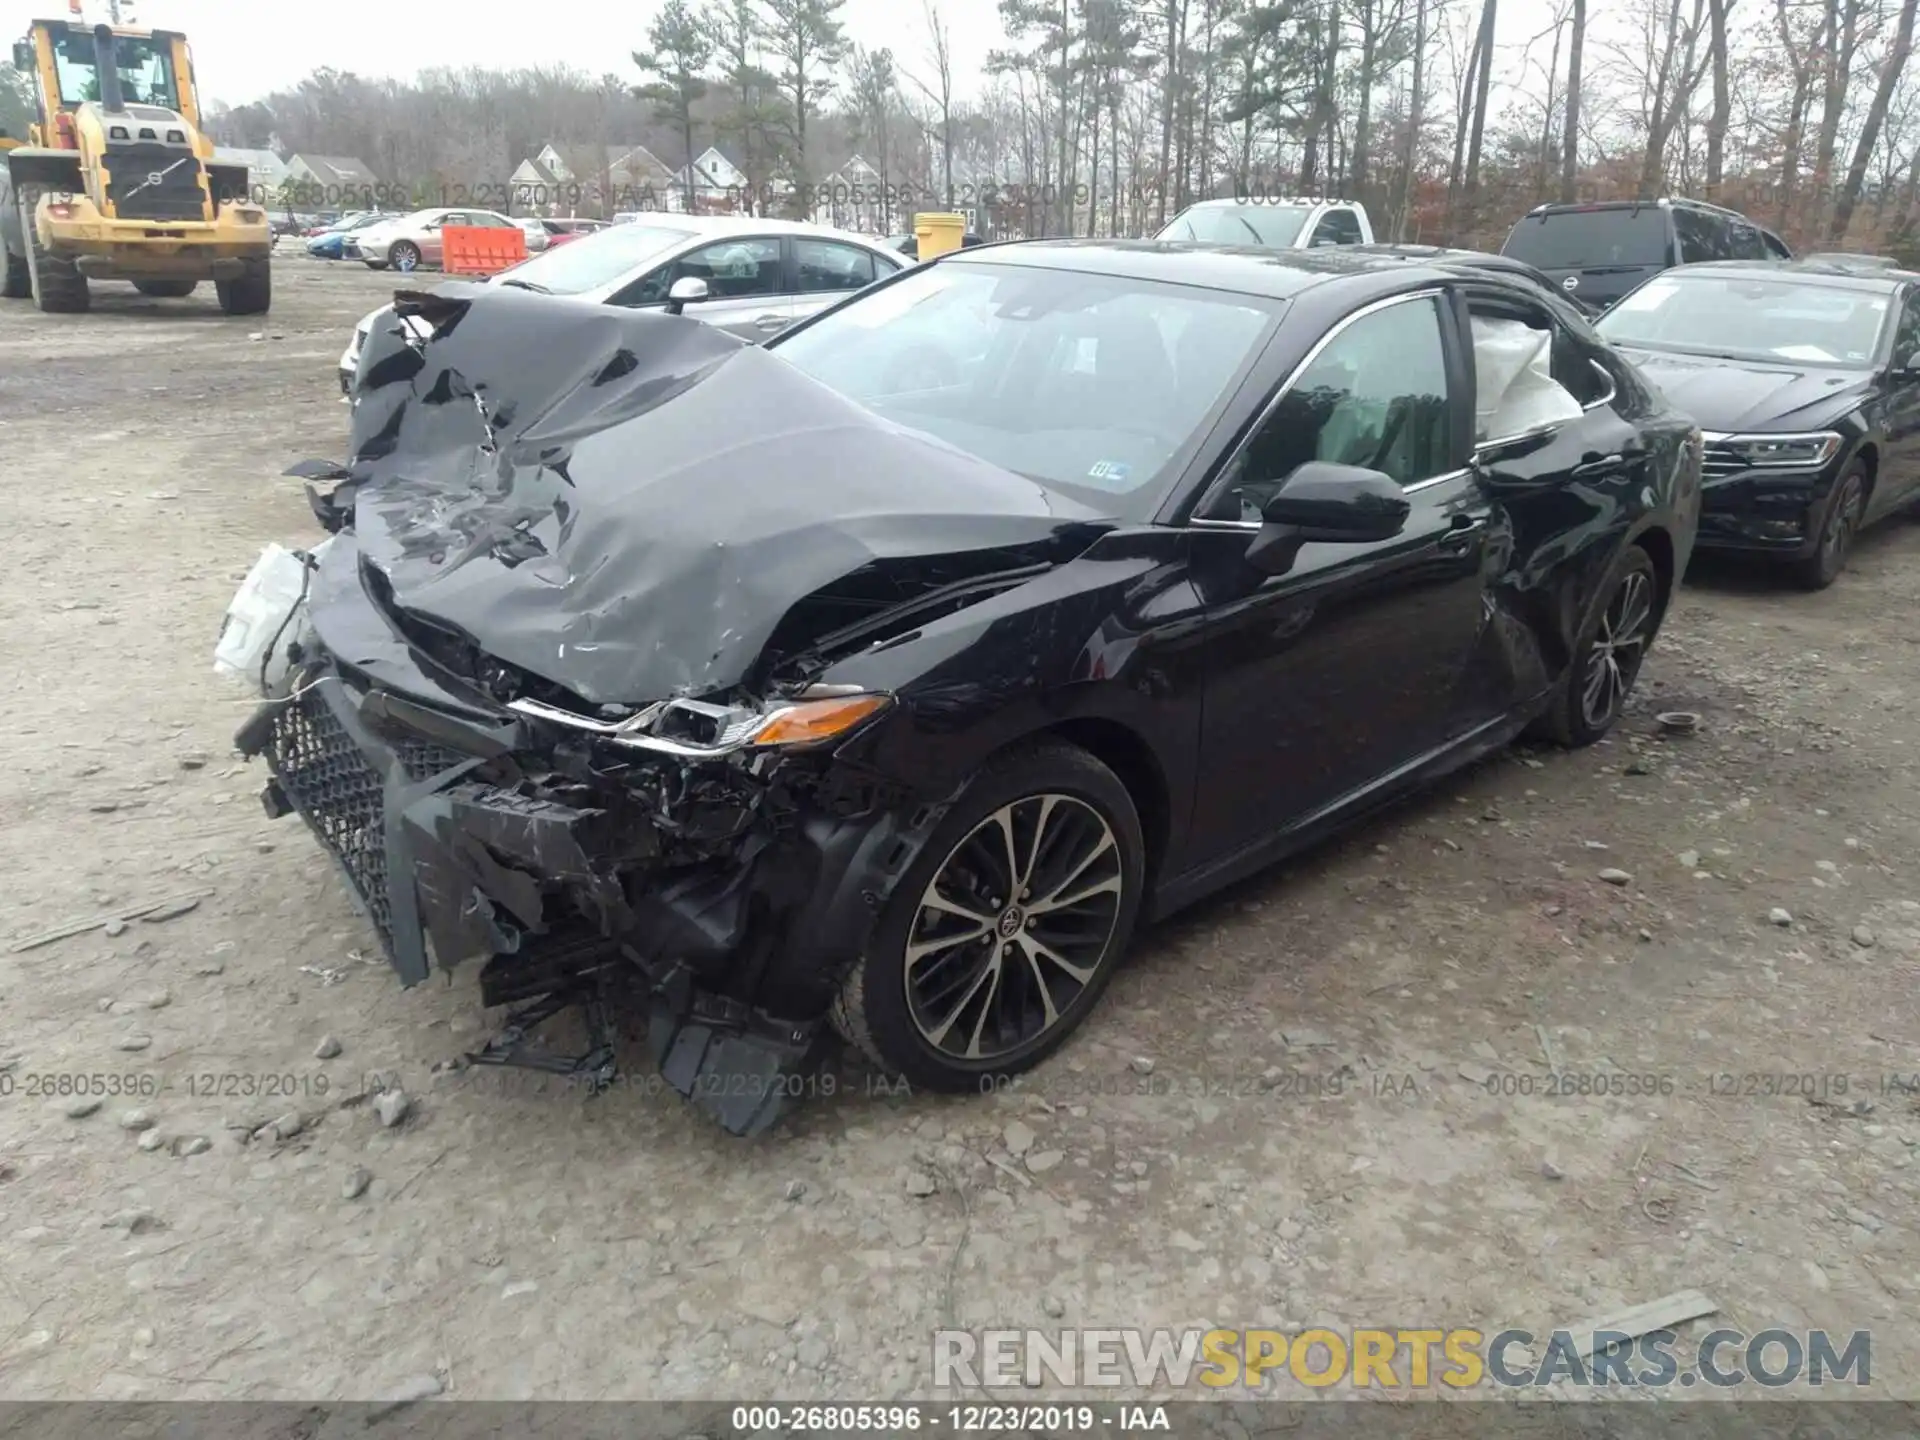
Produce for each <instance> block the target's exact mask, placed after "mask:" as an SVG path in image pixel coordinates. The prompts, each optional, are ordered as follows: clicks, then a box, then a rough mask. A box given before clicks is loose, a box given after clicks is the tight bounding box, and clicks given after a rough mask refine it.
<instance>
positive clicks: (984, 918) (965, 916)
mask: <svg viewBox="0 0 1920 1440" xmlns="http://www.w3.org/2000/svg"><path fill="white" fill-rule="evenodd" d="M939 884H940V882H939V881H938V880H937V879H936V880H935V881H934V883H933V884H932V885H929V886H928V887H927V893H926V895H925V897H924V898H922V900H921V901H920V905H921V908H922V909H926V910H939V911H942V912H944V913H945V914H948V915H958V916H959V917H960V918H961V919H962V920H971V921H973V923H974V924H976V925H980V926H984V927H987V928H991V927H992V925H993V916H991V915H987V914H984V913H982V912H981V911H979V910H969V909H968V908H967V907H966V906H964V905H962V904H960V903H958V902H957V901H953V900H949V899H948V898H947V897H946V896H944V895H942V894H941V893H940V891H939V888H938V887H939Z"/></svg>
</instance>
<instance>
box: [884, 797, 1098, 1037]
mask: <svg viewBox="0 0 1920 1440" xmlns="http://www.w3.org/2000/svg"><path fill="white" fill-rule="evenodd" d="M1125 876H1126V871H1125V869H1124V868H1123V865H1122V856H1121V851H1120V846H1119V844H1118V842H1117V841H1116V840H1115V838H1114V832H1113V827H1112V826H1111V825H1109V824H1108V823H1107V820H1106V818H1105V817H1104V816H1102V815H1101V813H1100V812H1099V811H1098V810H1096V809H1095V808H1094V807H1093V806H1092V805H1090V804H1088V803H1087V802H1086V801H1084V800H1081V799H1078V798H1076V797H1074V796H1072V795H1062V794H1053V793H1048V794H1038V795H1029V796H1026V797H1024V798H1022V799H1019V800H1015V801H1012V802H1010V803H1008V804H1006V805H1003V806H1001V807H1000V808H999V809H997V810H995V811H993V812H992V813H991V814H990V815H988V816H987V817H986V818H985V819H983V820H981V822H980V823H979V824H978V825H976V826H974V827H973V829H972V830H970V831H968V832H967V834H966V835H965V836H964V837H963V838H962V839H961V840H960V842H959V843H958V844H957V845H955V846H954V847H953V849H952V850H950V851H949V852H948V854H947V857H946V859H945V860H943V861H942V862H941V864H940V866H939V868H938V869H936V870H935V871H934V872H933V878H932V879H931V880H930V881H929V882H928V884H927V888H926V890H925V892H924V893H923V894H922V895H921V898H920V905H919V908H918V910H917V911H916V912H915V914H914V917H913V923H912V924H911V925H910V926H909V927H908V931H907V944H906V954H905V979H906V988H907V1005H908V1010H909V1012H910V1014H911V1016H912V1019H913V1023H914V1026H915V1028H916V1029H918V1031H919V1032H920V1037H921V1039H922V1040H924V1041H925V1042H926V1043H927V1044H928V1045H930V1046H931V1047H932V1048H933V1049H934V1050H936V1051H938V1052H940V1053H941V1054H942V1055H943V1056H946V1057H950V1058H953V1059H959V1060H963V1061H970V1062H972V1061H983V1060H992V1059H996V1058H998V1057H1000V1056H1004V1055H1007V1054H1010V1053H1011V1052H1013V1051H1015V1050H1018V1049H1021V1048H1023V1047H1026V1046H1029V1045H1031V1044H1032V1043H1033V1042H1034V1041H1036V1040H1038V1039H1039V1038H1040V1037H1041V1036H1043V1035H1045V1034H1047V1033H1048V1032H1049V1031H1051V1030H1052V1029H1053V1028H1054V1027H1055V1026H1057V1025H1058V1024H1060V1022H1061V1020H1062V1018H1063V1017H1064V1016H1066V1015H1067V1014H1068V1013H1069V1011H1070V1010H1072V1008H1073V1006H1074V1002H1075V1001H1076V1000H1078V999H1079V997H1080V996H1081V994H1082V993H1083V992H1084V991H1085V990H1086V988H1087V987H1088V985H1089V984H1091V983H1092V982H1093V981H1094V979H1095V976H1096V974H1097V972H1098V970H1099V968H1100V965H1101V961H1102V959H1103V958H1104V957H1105V955H1106V953H1107V950H1108V947H1109V945H1110V944H1111V943H1112V940H1113V937H1114V931H1115V927H1116V925H1117V924H1118V921H1119V918H1120V915H1121V911H1122V908H1123V901H1124V900H1125V899H1126V898H1127V897H1126V893H1125V890H1126V880H1125Z"/></svg>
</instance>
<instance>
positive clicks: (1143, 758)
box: [998, 715, 1173, 892]
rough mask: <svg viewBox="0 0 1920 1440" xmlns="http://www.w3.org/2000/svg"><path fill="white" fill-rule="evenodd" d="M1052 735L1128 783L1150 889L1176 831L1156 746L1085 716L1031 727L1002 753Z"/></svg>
mask: <svg viewBox="0 0 1920 1440" xmlns="http://www.w3.org/2000/svg"><path fill="white" fill-rule="evenodd" d="M1047 738H1053V739H1057V740H1063V741H1065V742H1066V743H1067V744H1069V745H1073V746H1076V747H1078V748H1079V749H1081V750H1084V751H1086V752H1087V753H1088V754H1089V755H1091V756H1093V758H1094V759H1096V760H1098V761H1099V762H1100V763H1101V764H1102V765H1105V766H1106V767H1107V768H1108V769H1109V770H1111V771H1113V773H1114V775H1115V776H1116V777H1118V779H1119V781H1120V783H1121V784H1122V785H1123V786H1125V787H1126V791H1127V794H1128V795H1129V796H1130V797H1132V800H1133V808H1134V810H1135V811H1136V812H1137V813H1138V814H1139V816H1140V835H1141V838H1142V839H1143V840H1145V842H1146V854H1145V855H1143V856H1142V857H1141V859H1142V861H1143V863H1144V866H1145V871H1146V888H1147V890H1148V891H1149V892H1151V891H1152V889H1153V886H1154V881H1155V880H1156V878H1157V877H1158V876H1159V873H1160V866H1161V863H1162V862H1163V861H1164V859H1165V858H1166V853H1167V846H1168V844H1169V842H1170V841H1171V839H1172V829H1173V807H1172V795H1171V792H1170V789H1169V787H1168V784H1167V776H1166V771H1165V770H1164V769H1163V768H1162V766H1161V764H1160V760H1159V757H1158V756H1156V755H1155V754H1154V752H1153V747H1152V746H1151V745H1149V744H1148V743H1147V741H1146V738H1145V737H1144V736H1142V735H1141V734H1140V732H1139V731H1137V730H1135V729H1133V728H1132V727H1131V726H1129V725H1126V724H1124V723H1123V722H1121V721H1119V720H1114V719H1111V718H1109V717H1107V716H1103V715H1085V716H1076V717H1074V718H1073V719H1070V720H1060V721H1056V722H1054V723H1053V724H1050V725H1046V726H1043V727H1042V728H1040V729H1038V730H1033V731H1029V732H1028V733H1026V734H1024V735H1022V736H1021V737H1020V738H1019V739H1017V740H1014V741H1010V742H1008V743H1007V744H1006V745H1003V746H1002V747H1001V749H1000V751H999V752H998V753H1000V754H1004V753H1006V752H1007V751H1008V750H1012V749H1016V748H1018V747H1020V746H1024V745H1031V744H1032V743H1033V742H1034V741H1035V740H1041V739H1047Z"/></svg>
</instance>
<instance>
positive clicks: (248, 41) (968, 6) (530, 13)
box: [0, 0, 1551, 108]
mask: <svg viewBox="0 0 1920 1440" xmlns="http://www.w3.org/2000/svg"><path fill="white" fill-rule="evenodd" d="M86 3H87V5H88V11H87V15H88V18H89V19H90V20H97V19H102V18H105V15H106V0H86ZM662 3H664V0H637V3H636V0H572V3H570V4H563V5H556V6H553V7H551V8H549V7H546V6H539V5H532V4H526V3H524V0H522V3H515V4H500V5H498V6H497V7H481V8H477V9H467V8H463V7H459V6H454V7H448V6H444V5H440V4H436V3H432V0H426V3H404V0H294V3H284V0H283V3H278V4H273V5H271V6H269V5H268V4H265V3H263V0H140V3H138V4H137V5H136V6H135V7H134V13H135V15H136V17H137V20H138V23H140V24H142V25H147V26H154V27H160V28H165V29H171V30H184V31H186V33H187V36H188V38H189V40H190V41H191V42H192V45H193V56H194V68H195V70H196V71H197V72H198V75H199V79H200V88H201V93H202V95H203V97H204V98H207V99H218V100H224V101H226V102H227V103H228V104H233V105H237V104H240V103H242V102H243V101H247V100H252V99H255V98H258V97H259V96H262V95H264V94H266V93H267V92H269V91H271V90H274V89H277V88H283V87H287V86H290V85H292V84H293V83H294V82H295V81H297V80H299V79H300V77H301V76H303V75H305V74H307V73H309V72H310V71H312V70H314V69H316V68H318V67H319V66H322V65H331V66H333V67H334V68H336V69H340V70H353V71H356V72H358V73H360V74H362V75H370V76H372V75H395V76H408V75H411V74H413V73H414V72H416V71H418V70H420V69H422V68H423V67H425V66H428V65H487V66H495V67H502V68H505V67H510V66H516V65H531V64H542V63H560V62H565V63H568V64H572V65H576V66H579V67H580V68H582V69H585V70H588V71H590V72H601V71H611V72H614V73H617V74H621V75H634V71H633V64H632V61H631V60H630V58H629V56H630V54H631V52H632V51H633V50H635V49H637V48H642V47H644V45H645V39H646V28H647V22H648V21H649V20H651V19H652V17H653V15H654V14H655V13H656V12H657V10H658V9H659V7H660V5H661V4H662ZM125 4H126V0H123V14H124V13H125V10H124V7H125ZM940 7H941V14H942V17H943V18H944V19H945V21H946V23H947V25H948V27H949V28H950V29H951V31H952V34H953V49H954V72H955V77H956V80H957V81H958V82H959V85H960V88H961V89H962V91H963V93H964V92H967V91H970V90H972V89H973V88H975V87H976V86H977V84H978V83H979V76H980V75H981V72H982V71H983V70H984V68H985V64H986V57H987V52H988V51H989V50H991V49H993V48H994V47H995V46H997V45H1001V44H1003V43H1004V40H1003V38H1002V35H1001V32H1000V21H999V12H998V9H997V7H996V5H995V4H994V3H993V0H940ZM1196 9H1197V7H1196ZM67 13H68V0H0V17H3V18H4V21H5V27H6V32H7V38H8V39H9V40H11V39H13V38H15V37H17V36H19V35H21V34H23V33H24V32H25V30H26V26H27V22H28V21H29V20H31V19H33V18H34V17H35V16H36V15H39V16H56V15H57V16H64V15H66V14H67ZM843 13H844V15H845V21H846V28H847V33H848V35H849V36H850V37H851V38H853V39H854V40H857V41H858V42H859V43H861V44H862V45H867V46H871V47H876V48H877V47H879V46H882V45H885V46H889V47H891V48H892V50H893V52H894V55H895V57H896V59H898V60H899V61H900V62H901V63H902V64H903V65H904V66H905V67H906V68H907V69H908V70H909V71H911V72H913V73H916V74H918V75H919V76H920V77H921V78H923V79H926V80H929V81H930V80H931V79H932V75H931V72H930V70H929V69H928V67H927V65H926V62H925V57H926V52H927V30H926V22H925V20H924V19H923V15H922V10H921V0H846V8H845V10H844V12H843ZM1550 15H1551V0H1509V3H1507V4H1503V5H1502V6H1501V7H1500V30H1499V43H1500V46H1501V48H1502V50H1503V51H1507V52H1508V54H1507V55H1503V57H1502V58H1503V63H1502V65H1501V67H1500V68H1499V69H1497V70H1496V71H1495V76H1496V78H1497V79H1499V80H1502V81H1512V80H1515V79H1517V78H1518V76H1517V73H1516V72H1517V69H1518V62H1519V50H1520V47H1521V46H1522V45H1524V44H1525V42H1526V40H1527V38H1528V37H1529V36H1530V35H1532V34H1533V33H1535V32H1537V31H1539V30H1541V29H1543V28H1545V26H1546V25H1547V24H1548V22H1549V18H1550ZM600 35H605V36H606V37H607V38H606V41H605V42H604V44H599V43H595V40H596V37H598V36H600ZM1546 53H1547V52H1546V49H1545V47H1544V46H1543V47H1542V48H1541V50H1540V55H1539V59H1540V60H1541V62H1543V63H1544V61H1545V59H1546ZM1447 70H1448V67H1447V63H1446V62H1445V61H1440V62H1439V71H1440V78H1441V79H1442V82H1443V83H1444V77H1445V75H1446V74H1447ZM634 78H635V79H636V80H637V79H638V76H637V75H634ZM1496 108H1497V107H1496Z"/></svg>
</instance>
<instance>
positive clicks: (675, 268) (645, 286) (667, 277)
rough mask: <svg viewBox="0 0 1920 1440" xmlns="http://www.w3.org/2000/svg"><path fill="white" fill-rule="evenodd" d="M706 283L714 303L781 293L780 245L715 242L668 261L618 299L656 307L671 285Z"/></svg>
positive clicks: (766, 241)
mask: <svg viewBox="0 0 1920 1440" xmlns="http://www.w3.org/2000/svg"><path fill="white" fill-rule="evenodd" d="M689 277H690V278H693V279H697V280H704V281H706V282H707V294H708V295H709V296H710V297H712V298H713V299H715V300H741V299H747V298H750V297H752V296H756V295H778V294H780V283H781V282H780V242H779V241H778V240H775V239H770V238H766V239H760V238H756V239H744V240H717V241H715V242H714V243H713V244H711V245H702V246H701V247H700V248H699V249H698V250H689V251H688V252H687V253H686V254H685V255H682V256H681V257H680V258H679V259H678V260H671V261H668V262H667V263H666V264H665V265H662V266H661V267H660V268H659V269H658V270H655V271H654V272H653V273H652V274H651V275H649V276H647V278H646V279H645V280H643V281H641V282H640V284H639V285H638V286H636V287H635V288H634V289H633V290H632V291H631V292H630V293H628V294H626V295H623V296H622V297H621V303H622V304H625V305H658V304H660V303H662V302H663V301H665V300H666V298H667V292H668V291H669V290H671V289H672V288H673V282H674V281H676V280H682V279H687V278H689Z"/></svg>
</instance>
